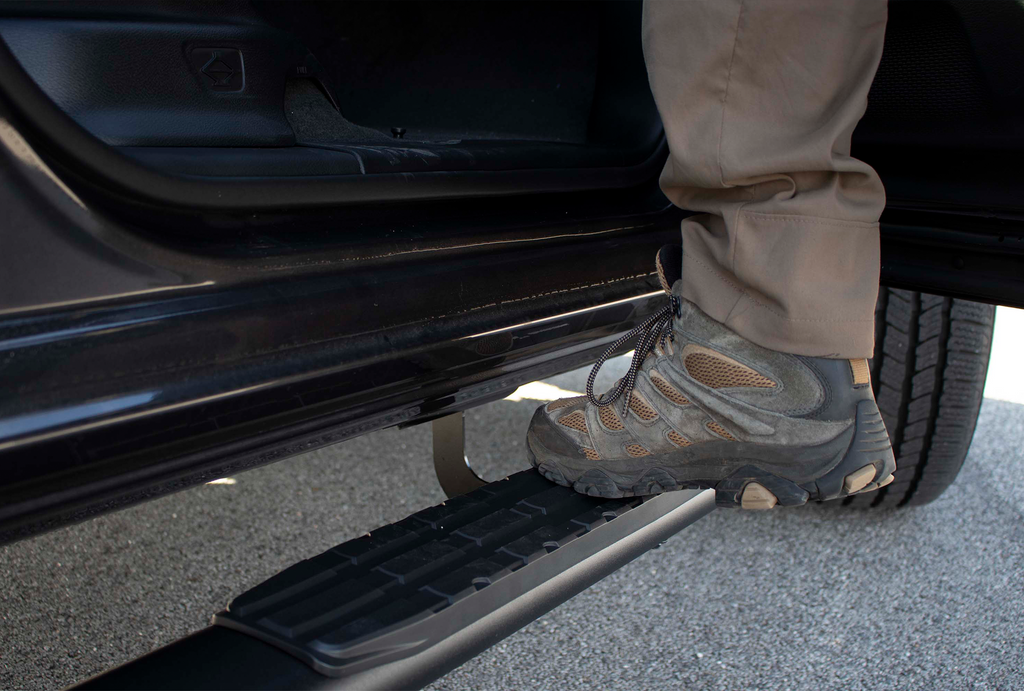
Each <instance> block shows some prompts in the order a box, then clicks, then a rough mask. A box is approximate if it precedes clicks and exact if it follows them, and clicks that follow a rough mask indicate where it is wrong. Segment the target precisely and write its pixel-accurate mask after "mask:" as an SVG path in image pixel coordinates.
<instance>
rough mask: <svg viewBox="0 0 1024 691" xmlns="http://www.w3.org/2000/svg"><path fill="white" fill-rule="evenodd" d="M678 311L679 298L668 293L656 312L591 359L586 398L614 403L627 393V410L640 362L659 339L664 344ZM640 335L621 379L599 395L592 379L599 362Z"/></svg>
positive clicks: (669, 338) (601, 405)
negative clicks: (664, 302) (609, 389)
mask: <svg viewBox="0 0 1024 691" xmlns="http://www.w3.org/2000/svg"><path fill="white" fill-rule="evenodd" d="M678 315H679V298H677V297H676V296H675V295H669V304H667V305H665V306H664V307H663V308H661V309H660V310H659V311H658V312H656V313H655V314H653V315H652V316H650V317H648V318H647V320H646V321H644V323H643V324H640V325H639V326H637V327H636V328H634V329H633V330H632V331H630V332H629V333H627V334H626V335H624V336H623V337H622V338H620V339H619V340H617V341H615V343H613V344H611V345H610V346H609V347H608V350H606V351H604V353H603V354H602V355H601V357H599V358H598V359H597V362H595V363H594V368H593V369H592V370H590V376H589V377H587V398H588V399H589V400H590V402H591V403H593V404H594V405H596V406H599V407H603V406H607V405H611V404H613V403H615V401H616V400H618V399H619V397H620V396H622V395H623V394H626V397H625V403H624V404H623V406H622V414H623V415H625V414H626V409H627V408H628V407H629V399H630V398H631V397H632V395H633V387H634V386H636V377H637V374H639V372H640V366H641V365H643V362H644V360H646V359H647V356H648V355H649V354H650V353H651V351H652V350H653V349H654V346H655V344H657V343H661V346H662V348H664V347H665V341H666V340H672V339H673V336H672V317H673V316H678ZM637 336H639V337H640V338H639V339H638V340H637V342H636V347H635V349H634V352H633V359H632V360H631V361H630V363H629V370H628V371H627V372H626V376H624V377H623V378H622V379H620V380H619V381H618V382H617V383H616V385H615V388H614V389H612V390H611V391H609V392H606V393H604V394H601V397H600V398H598V397H597V396H595V395H594V382H595V381H596V380H597V373H598V371H600V369H601V366H602V365H604V363H605V362H607V360H608V358H610V357H611V356H612V355H614V354H615V353H616V352H617V351H618V349H619V348H621V347H622V346H623V345H625V344H626V343H628V342H629V341H631V340H632V339H634V338H636V337H637Z"/></svg>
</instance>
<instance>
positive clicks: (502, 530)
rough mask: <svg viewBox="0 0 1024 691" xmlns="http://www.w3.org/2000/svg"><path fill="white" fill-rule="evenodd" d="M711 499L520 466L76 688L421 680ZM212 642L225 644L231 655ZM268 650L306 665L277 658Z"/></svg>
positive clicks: (702, 509) (669, 531)
mask: <svg viewBox="0 0 1024 691" xmlns="http://www.w3.org/2000/svg"><path fill="white" fill-rule="evenodd" d="M714 506H715V495H714V491H713V490H703V491H696V490H684V491H680V492H670V493H666V494H662V495H659V496H656V497H646V498H630V499H611V500H609V499H601V498H594V497H588V496H584V495H580V494H577V493H575V492H573V491H572V490H570V489H567V488H564V487H558V486H555V485H552V484H551V483H549V482H547V481H546V480H544V479H543V478H541V477H540V476H539V475H538V474H537V473H536V472H535V471H533V470H529V471H524V472H521V473H518V474H516V475H513V476H512V477H510V478H507V479H505V480H502V481H500V482H494V483H491V484H489V485H486V486H484V487H482V488H480V489H478V490H475V491H474V492H471V493H470V494H467V495H464V496H461V497H456V498H455V499H452V500H449V501H448V502H446V503H444V504H441V505H440V506H435V507H432V508H429V509H426V510H424V511H420V512H419V513H416V514H413V515H412V516H410V517H409V518H406V519H405V520H403V521H400V522H398V523H396V524H393V525H389V526H385V527H383V528H379V529H378V530H375V531H374V532H372V533H370V534H368V535H366V536H364V537H361V538H358V539H356V540H351V541H349V542H346V543H344V544H342V545H339V546H337V547H335V548H333V549H331V550H328V551H327V552H324V553H323V554H321V555H319V556H317V557H314V558H312V559H308V560H306V561H302V562H299V563H298V564H296V565H295V566H292V567H290V568H288V569H286V570H285V571H283V572H281V573H280V574H278V575H276V576H274V577H273V578H271V579H269V580H267V581H266V582H264V583H262V584H260V585H258V586H256V587H255V588H253V589H252V590H250V591H248V592H246V593H245V594H243V595H240V596H239V597H237V598H235V599H234V600H233V601H232V602H231V604H230V605H229V606H228V608H227V610H225V611H223V612H221V613H219V614H217V615H215V616H214V626H213V627H211V628H210V629H207V630H206V631H204V632H200V633H199V634H193V636H192V637H190V638H189V639H184V640H183V641H179V642H178V643H175V644H172V645H171V646H167V647H166V648H162V649H160V650H158V651H156V652H154V653H151V654H150V655H148V656H146V657H144V658H141V659H139V660H136V661H134V662H131V663H128V664H127V665H125V666H124V667H121V668H118V669H116V670H113V671H111V672H108V673H106V674H104V675H101V676H99V677H96V678H94V679H92V680H90V681H89V682H86V683H85V684H84V685H83V688H129V687H134V688H154V687H159V688H164V687H167V688H170V687H176V688H240V687H248V688H257V687H259V688H265V687H268V686H274V687H276V688H287V687H300V686H301V687H311V686H315V687H321V688H359V689H366V688H403V689H404V688H418V687H421V686H423V685H425V684H428V683H430V682H431V681H433V680H434V679H437V678H439V677H440V676H442V675H444V674H445V673H447V672H448V671H450V670H452V669H454V668H455V667H457V666H458V665H460V664H462V663H463V662H465V661H466V660H468V659H470V658H472V657H473V656H475V655H477V654H478V653H480V652H482V651H483V650H486V649H487V648H489V647H490V646H492V645H494V644H495V643H497V642H498V641H500V640H501V639H502V638H505V637H506V636H508V635H510V634H512V633H513V632H515V631H517V630H518V629H520V628H522V627H523V626H525V625H526V624H528V623H530V622H531V621H533V620H534V619H536V618H538V617H540V616H541V615H543V614H544V613H546V612H548V611H550V610H551V609H553V608H554V607H556V606H558V605H559V604H561V603H562V602H565V601H566V600H568V599H569V598H570V597H572V596H573V595H575V594H577V593H579V592H581V591H583V590H585V589H586V588H588V587H589V586H591V585H592V584H594V583H596V582H597V581H598V580H600V579H602V578H604V577H605V576H607V575H608V574H610V573H612V572H613V571H615V570H616V569H618V568H620V567H621V566H623V565H625V564H627V563H628V562H630V561H632V560H633V559H635V558H636V557H638V556H640V555H641V554H643V553H644V552H646V551H647V550H649V549H651V548H653V547H656V546H657V545H658V544H660V543H661V542H663V541H664V540H666V539H667V538H669V537H670V536H672V535H673V534H675V533H677V532H678V531H680V530H682V529H683V528H685V527H686V526H687V525H689V524H690V523H692V522H694V521H696V520H697V519H698V518H700V517H702V516H704V515H705V514H707V513H708V512H710V511H711V510H712V509H713V508H714ZM226 634H231V635H230V636H226ZM203 636H205V637H204V638H203V640H202V641H193V642H192V643H189V641H190V639H194V638H196V637H203ZM243 639H245V641H243ZM257 639H258V640H257ZM260 641H262V643H260ZM211 645H212V646H229V645H230V646H233V647H234V648H236V652H235V653H234V658H235V659H231V658H230V657H228V658H225V657H223V656H218V655H217V654H216V652H215V651H211V650H210V646H211ZM268 646H272V648H269V647H268ZM261 649H262V650H263V651H264V652H263V654H261V652H260V650H261ZM275 649H276V650H275ZM278 651H283V652H285V653H287V654H288V656H290V657H291V660H292V661H293V664H294V665H296V666H299V667H304V668H305V669H304V670H302V671H301V672H300V671H287V670H283V669H280V668H281V666H282V665H285V666H287V664H286V662H284V661H285V660H287V659H288V657H287V656H284V655H281V653H280V652H278ZM189 656H191V658H190V657H189ZM197 656H198V657H201V658H206V659H208V660H211V661H212V660H219V661H220V663H221V664H217V665H212V664H211V665H207V664H201V663H199V662H200V661H199V660H197V659H196V657H197ZM242 659H245V660H248V662H246V663H245V664H240V663H241V662H242ZM253 661H257V662H256V664H257V666H259V665H260V664H266V665H267V667H268V668H267V669H263V670H259V669H257V670H252V669H247V668H246V667H248V666H251V665H252V664H253ZM270 666H273V667H275V669H274V670H273V671H272V670H271V669H269V667H270ZM243 668H246V669H243ZM157 669H159V670H161V671H160V672H159V673H156V670H157ZM314 670H315V672H314ZM254 672H256V673H254ZM168 675H171V677H172V678H168ZM261 681H262V683H260V682H261Z"/></svg>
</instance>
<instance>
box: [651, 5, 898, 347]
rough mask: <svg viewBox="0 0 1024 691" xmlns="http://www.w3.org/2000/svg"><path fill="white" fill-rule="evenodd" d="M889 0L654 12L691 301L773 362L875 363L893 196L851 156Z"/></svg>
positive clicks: (670, 172)
mask: <svg viewBox="0 0 1024 691" xmlns="http://www.w3.org/2000/svg"><path fill="white" fill-rule="evenodd" d="M886 14H887V11H886V4H885V2H884V0H706V1H705V0H647V2H646V4H645V8H644V29H643V32H644V35H643V39H644V55H645V57H646V60H647V70H648V73H649V76H650V81H651V88H652V89H653V91H654V97H655V100H656V101H657V104H658V110H659V111H660V112H661V117H662V120H663V122H664V124H665V132H666V135H667V137H668V143H669V150H670V152H671V155H670V157H669V160H668V162H667V163H666V165H665V170H664V171H663V172H662V175H661V186H662V189H663V190H664V192H665V194H666V195H668V198H669V199H670V200H671V201H672V202H673V203H674V204H676V205H677V206H680V207H682V208H684V209H689V210H692V211H698V212H704V213H702V214H700V215H697V216H693V217H691V218H688V219H687V220H686V221H684V222H683V228H682V230H683V295H684V297H686V298H687V299H688V300H691V301H692V302H694V303H696V304H697V305H698V306H699V307H700V308H701V309H702V310H704V311H705V312H706V313H707V314H708V315H710V316H711V317H712V318H713V319H715V320H717V321H720V322H723V323H724V324H726V325H727V326H728V327H729V328H731V329H732V330H734V331H735V332H737V333H739V334H740V335H741V336H743V337H745V338H747V339H749V340H751V341H753V342H755V343H757V344H758V345H761V346H764V347H766V348H771V349H772V350H779V351H783V352H787V353H796V354H800V355H812V356H818V357H834V358H863V357H871V356H872V350H873V343H874V329H873V324H874V306H875V298H876V297H877V294H878V274H879V242H878V217H879V215H880V214H881V212H882V208H883V207H884V206H885V192H884V190H883V189H882V183H881V181H880V180H879V179H878V175H877V174H876V173H875V171H874V170H872V168H871V167H870V166H868V165H867V164H865V163H863V162H862V161H858V160H857V159H855V158H851V156H850V136H851V134H852V133H853V129H854V127H855V126H856V124H857V122H858V121H859V120H860V118H861V116H862V115H863V114H864V109H865V108H866V106H867V93H868V88H869V87H870V86H871V81H872V79H873V78H874V75H875V70H876V68H877V67H878V60H879V58H880V57H881V54H882V39H883V36H884V33H885V21H886Z"/></svg>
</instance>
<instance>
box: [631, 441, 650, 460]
mask: <svg viewBox="0 0 1024 691" xmlns="http://www.w3.org/2000/svg"><path fill="white" fill-rule="evenodd" d="M626 453H628V454H629V455H630V456H632V457H633V458H640V457H641V456H649V455H650V453H651V452H650V451H648V450H647V449H645V448H644V447H642V446H640V445H639V444H630V445H629V446H627V447H626Z"/></svg>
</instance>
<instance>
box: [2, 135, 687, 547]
mask: <svg viewBox="0 0 1024 691" xmlns="http://www.w3.org/2000/svg"><path fill="white" fill-rule="evenodd" d="M8 122H9V121H8ZM0 135H2V137H0V138H2V140H3V143H4V144H5V147H6V148H5V151H6V152H7V155H5V157H4V159H3V161H2V163H0V166H2V167H0V195H2V201H3V207H4V208H5V209H6V210H7V213H6V219H5V228H4V237H5V243H6V244H7V251H6V252H5V254H4V261H5V262H6V263H7V265H6V266H5V269H4V276H5V280H4V282H3V292H2V293H0V353H2V354H3V355H2V356H0V377H2V382H3V389H4V395H3V396H2V397H0V467H3V469H4V482H3V485H2V486H0V526H2V527H0V531H2V539H3V540H12V539H18V538H20V537H24V536H26V535H30V534H32V533H35V532H38V531H39V530H45V529H48V528H50V527H54V526H57V525H60V524H63V523H66V522H67V521H73V520H80V519H82V518H85V517H87V516H89V515H92V514H93V513H94V512H96V511H104V510H110V509H113V508H117V507H120V506H124V505H126V504H129V503H131V502H134V501H138V500H142V499H146V498H149V497H152V496H155V495H157V494H161V493H166V492H169V491H174V490H176V489H179V488H182V487H185V486H188V485H190V484H194V483H197V482H202V481H204V480H209V479H213V478H214V477H218V476H222V475H224V474H227V473H230V472H236V471H238V470H240V469H242V468H246V467H251V466H254V465H259V464H261V463H267V462H270V461H274V460H278V459H280V458H284V457H287V456H289V455H293V454H295V453H300V452H302V451H306V450H308V449H311V448H314V447H316V446H319V445H322V444H327V443H332V442H335V441H339V440H341V439H344V438H348V437H351V436H354V435H356V434H361V433H365V432H368V431H371V430H373V429H378V428H381V427H386V426H391V425H395V424H399V423H410V422H413V421H416V420H426V419H429V418H430V417H432V416H436V415H439V414H443V413H445V412H449V411H453V410H459V409H464V408H468V407H471V406H473V405H477V404H479V403H481V402H485V401H487V400H492V399H494V398H497V397H501V396H503V395H506V394H507V393H508V392H510V391H511V390H513V389H514V388H515V387H516V386H517V385H519V384H522V383H525V382H527V381H531V380H534V379H537V378H540V377H543V376H547V375H550V374H553V373H555V372H558V371H563V370H565V369H569V368H571V367H574V366H578V365H580V364H583V363H585V362H586V361H588V360H592V359H594V358H595V357H596V355H597V353H598V352H599V350H600V349H601V348H602V347H604V346H605V344H606V343H607V342H609V341H610V340H612V338H613V337H614V335H615V334H617V333H620V332H621V331H622V330H624V329H627V328H629V327H631V326H632V325H634V324H636V323H637V322H638V321H639V320H641V319H643V318H644V317H645V316H646V315H647V314H648V313H650V312H651V311H652V310H653V309H655V308H656V307H657V304H658V302H659V298H658V297H657V296H656V295H655V296H653V297H652V296H650V294H651V293H654V292H656V291H657V290H658V287H657V280H656V278H655V277H654V276H653V275H652V270H653V266H652V257H653V255H654V253H655V251H656V250H657V248H658V247H659V246H660V245H661V244H664V243H665V242H671V241H673V240H674V239H675V237H676V235H677V230H676V228H677V227H678V218H679V214H678V213H676V212H674V211H670V210H668V209H666V207H665V204H664V202H663V200H660V199H659V198H658V197H657V195H654V194H652V193H651V192H652V190H651V189H650V188H648V189H644V190H633V191H632V192H631V194H632V199H631V200H630V201H629V203H628V204H627V202H626V201H625V200H623V199H620V200H619V201H615V200H614V199H612V198H605V199H604V200H596V199H594V200H591V201H590V202H589V203H586V204H584V203H581V200H576V201H573V200H569V199H562V200H560V202H559V203H558V204H557V205H552V204H545V203H530V204H525V205H520V206H519V207H518V208H513V207H512V205H504V206H503V205H501V204H497V203H493V202H492V203H489V204H486V205H484V204H477V205H474V204H468V203H462V204H460V205H459V208H458V210H453V209H451V208H450V207H445V206H443V205H442V206H437V205H435V206H434V207H433V208H424V209H422V210H421V213H420V214H419V215H418V217H417V220H414V221H412V222H410V221H409V219H408V210H407V209H394V208H391V209H386V208H378V209H376V210H373V209H371V210H368V211H366V212H365V213H364V214H362V215H360V214H347V215H346V217H345V218H344V219H343V220H341V219H339V217H337V216H332V215H330V214H328V215H325V216H303V215H288V216H276V217H258V216H249V217H244V218H238V217H234V218H232V217H226V216H223V217H195V216H193V217H188V216H180V217H175V218H174V219H173V222H175V223H191V224H192V226H191V227H192V228H193V230H194V231H195V236H193V237H185V238H181V237H178V238H174V239H171V240H168V239H167V238H166V236H162V235H160V234H158V233H152V232H148V231H147V230H146V229H145V228H140V227H138V226H137V224H139V223H140V222H141V221H142V220H144V219H140V217H139V216H138V215H136V216H128V215H125V216H123V217H121V218H119V219H114V218H112V217H111V216H110V215H108V213H107V212H106V211H105V210H102V209H100V208H98V207H96V206H94V205H91V204H90V203H88V202H87V201H85V200H84V199H83V198H81V197H77V196H76V195H75V193H74V192H72V191H71V190H69V189H68V188H66V187H65V186H64V184H63V183H62V182H61V181H60V180H59V179H58V178H57V177H56V176H55V175H54V174H53V173H52V172H51V171H50V170H49V168H48V167H47V165H46V164H45V163H44V162H43V161H42V160H41V159H39V158H38V157H37V155H36V154H35V152H34V150H33V149H32V148H31V147H30V146H29V145H28V144H27V142H25V141H24V140H22V139H21V138H20V136H19V134H18V132H17V131H16V130H14V129H13V128H12V127H11V126H10V125H9V124H4V123H0ZM11 154H13V155H11ZM616 205H618V207H616ZM628 207H631V208H633V209H634V212H633V213H632V214H622V213H621V209H622V208H628ZM400 216H404V217H405V222H404V223H403V224H401V225H399V224H398V222H397V219H398V217H400ZM162 220H164V221H167V219H166V218H164V219H162ZM231 223H234V224H235V225H236V227H235V228H229V229H228V230H226V231H225V230H224V226H227V225H229V224H231ZM133 224H135V225H136V227H131V226H132V225H133ZM154 225H157V224H154ZM210 226H220V232H218V233H216V238H215V239H213V240H208V239H204V237H203V236H204V233H205V234H206V235H207V236H209V235H210V231H209V230H208V229H209V227H210ZM204 229H206V230H204ZM449 229H452V230H449ZM342 238H344V240H342ZM644 296H647V297H644ZM538 320H544V321H540V322H539V323H538Z"/></svg>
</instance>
